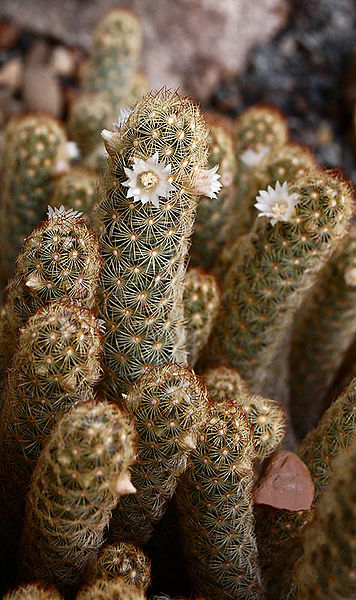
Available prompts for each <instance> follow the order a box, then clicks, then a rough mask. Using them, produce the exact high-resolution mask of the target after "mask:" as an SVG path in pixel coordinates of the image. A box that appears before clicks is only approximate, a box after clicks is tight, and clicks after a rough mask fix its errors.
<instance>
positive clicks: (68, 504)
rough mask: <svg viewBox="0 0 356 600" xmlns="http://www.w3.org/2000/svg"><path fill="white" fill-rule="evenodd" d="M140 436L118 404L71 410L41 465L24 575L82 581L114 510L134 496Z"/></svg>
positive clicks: (26, 535)
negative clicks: (133, 478)
mask: <svg viewBox="0 0 356 600" xmlns="http://www.w3.org/2000/svg"><path fill="white" fill-rule="evenodd" d="M135 446H136V436H135V432H134V429H133V426H132V424H131V423H130V422H129V420H128V418H127V416H126V415H125V414H124V413H123V412H122V411H121V410H120V409H119V408H118V407H116V406H115V405H111V404H108V403H104V402H97V401H91V402H87V403H85V404H83V405H82V406H76V407H75V408H73V409H72V410H71V411H70V412H69V413H67V414H65V415H64V416H63V417H62V419H61V420H60V421H59V422H58V424H57V425H56V427H55V428H54V430H53V431H52V433H51V435H50V437H49V439H48V442H47V444H46V445H45V447H44V449H43V451H42V453H41V455H40V457H39V460H38V463H37V465H36V468H35V471H34V474H33V478H32V482H31V488H30V491H29V494H28V498H27V503H26V517H25V527H24V532H23V538H22V544H21V548H22V561H23V562H22V567H21V571H22V574H23V576H24V577H25V578H27V579H30V580H31V579H33V578H40V579H41V580H43V581H46V582H50V583H51V582H55V583H56V585H57V586H58V588H59V589H64V590H66V589H70V588H71V587H74V586H75V585H77V584H78V583H79V581H80V578H81V576H82V572H83V571H84V569H85V568H86V566H87V565H88V563H89V562H90V561H91V560H93V558H94V557H95V555H96V553H97V551H98V549H99V548H100V546H101V545H102V543H103V538H104V533H105V528H106V527H107V526H108V524H109V520H110V516H111V511H112V510H113V508H114V507H115V505H116V504H117V501H118V498H119V497H120V495H121V494H127V493H132V492H133V491H134V488H133V487H132V484H131V483H130V476H129V473H128V469H129V467H130V466H131V465H132V463H133V462H134V460H135Z"/></svg>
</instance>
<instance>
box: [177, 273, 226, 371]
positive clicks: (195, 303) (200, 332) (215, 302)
mask: <svg viewBox="0 0 356 600" xmlns="http://www.w3.org/2000/svg"><path fill="white" fill-rule="evenodd" d="M183 301H184V317H185V323H186V329H187V335H186V338H187V344H186V348H187V360H188V364H190V365H192V366H193V367H194V365H195V363H196V362H197V360H198V358H199V355H200V353H201V351H202V350H203V348H204V346H205V344H206V343H207V341H208V339H209V336H210V333H211V331H212V328H213V325H214V323H215V319H216V316H217V314H218V312H219V308H220V290H219V288H218V284H217V281H216V279H215V277H214V275H210V274H209V273H204V272H203V271H202V270H201V269H188V271H187V274H186V276H185V279H184V292H183Z"/></svg>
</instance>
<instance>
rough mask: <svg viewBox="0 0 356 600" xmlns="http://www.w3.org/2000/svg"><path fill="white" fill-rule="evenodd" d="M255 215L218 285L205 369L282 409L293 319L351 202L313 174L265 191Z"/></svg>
mask: <svg viewBox="0 0 356 600" xmlns="http://www.w3.org/2000/svg"><path fill="white" fill-rule="evenodd" d="M259 210H260V215H261V216H262V218H259V219H257V221H256V224H255V228H254V231H253V233H252V234H247V235H246V236H244V237H243V238H242V239H241V244H240V249H239V256H237V257H236V259H235V262H234V264H233V265H232V266H231V268H230V270H229V272H228V274H227V277H226V281H225V292H224V293H223V296H222V303H221V306H222V309H221V312H220V315H219V316H218V318H217V321H216V327H215V332H213V337H212V340H211V343H210V344H209V354H210V364H211V366H212V365H214V364H216V363H217V362H218V363H221V362H222V363H223V364H226V365H229V366H231V367H234V368H237V369H238V370H239V372H240V373H241V375H242V377H243V378H244V379H246V381H247V383H248V384H249V386H251V390H252V391H254V392H256V393H259V394H262V395H264V396H271V397H272V398H274V399H280V400H281V401H284V390H283V385H284V383H285V379H286V376H285V372H286V371H287V358H286V355H287V354H288V349H289V339H290V335H291V325H292V321H293V317H294V315H295V313H296V310H297V309H298V308H299V305H300V303H301V302H302V300H303V298H304V297H305V295H306V292H307V289H308V287H310V286H311V285H312V284H313V283H314V282H315V280H316V279H317V276H318V273H319V271H320V269H321V268H322V267H323V265H324V263H325V262H326V261H327V259H328V258H329V256H330V255H331V253H332V252H333V250H334V249H335V248H336V247H337V245H338V243H339V242H340V241H341V240H342V239H343V238H344V237H345V235H346V234H347V231H348V224H349V219H350V217H351V214H352V211H353V199H352V193H351V190H350V188H349V187H348V185H347V184H346V183H345V182H344V181H342V180H341V179H339V178H338V177H336V176H334V175H332V174H329V173H326V172H321V171H320V172H319V171H315V172H311V173H309V174H308V175H306V176H301V177H300V178H299V179H296V180H295V181H294V182H293V183H292V184H290V186H288V184H287V183H286V182H285V183H284V184H283V186H280V187H279V189H277V187H276V190H275V191H273V190H272V192H267V191H266V192H265V195H264V196H261V197H260V201H259Z"/></svg>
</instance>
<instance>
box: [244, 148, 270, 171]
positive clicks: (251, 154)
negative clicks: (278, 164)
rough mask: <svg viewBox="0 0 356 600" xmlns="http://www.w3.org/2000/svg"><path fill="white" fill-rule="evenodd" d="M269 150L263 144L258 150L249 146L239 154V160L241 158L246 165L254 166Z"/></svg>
mask: <svg viewBox="0 0 356 600" xmlns="http://www.w3.org/2000/svg"><path fill="white" fill-rule="evenodd" d="M269 151H270V149H269V148H267V146H263V148H261V150H259V151H257V150H251V148H249V149H248V150H245V152H243V153H242V154H241V156H240V160H242V162H244V163H245V165H246V166H247V167H255V166H256V165H258V164H259V163H260V162H261V160H262V159H263V158H264V157H265V156H266V154H268V152H269Z"/></svg>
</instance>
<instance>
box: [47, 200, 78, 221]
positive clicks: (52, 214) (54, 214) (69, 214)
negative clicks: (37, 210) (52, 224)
mask: <svg viewBox="0 0 356 600" xmlns="http://www.w3.org/2000/svg"><path fill="white" fill-rule="evenodd" d="M82 215H83V213H82V212H78V211H76V210H73V209H72V208H67V209H66V208H64V206H63V204H62V206H60V207H59V208H52V206H48V209H47V218H48V219H79V218H80V217H81V216H82Z"/></svg>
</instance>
